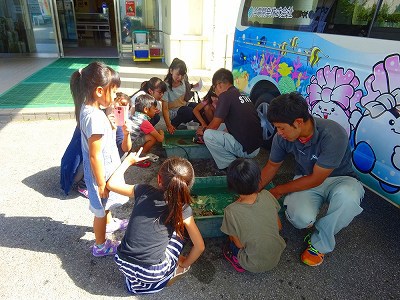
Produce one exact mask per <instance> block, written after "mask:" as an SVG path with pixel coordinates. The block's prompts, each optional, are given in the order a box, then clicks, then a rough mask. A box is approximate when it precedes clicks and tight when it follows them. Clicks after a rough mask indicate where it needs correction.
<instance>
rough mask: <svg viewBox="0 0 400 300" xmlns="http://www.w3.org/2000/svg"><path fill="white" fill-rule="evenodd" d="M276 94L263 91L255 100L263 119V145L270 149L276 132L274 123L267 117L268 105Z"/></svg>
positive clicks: (257, 109)
mask: <svg viewBox="0 0 400 300" xmlns="http://www.w3.org/2000/svg"><path fill="white" fill-rule="evenodd" d="M274 98H275V96H274V95H273V94H271V93H263V94H262V95H261V96H259V97H258V98H257V100H256V102H255V108H256V111H257V114H258V117H259V118H260V121H261V127H262V133H263V140H264V142H263V145H262V146H263V147H264V148H266V149H268V150H270V149H271V145H272V139H273V137H274V135H275V133H276V129H275V127H274V125H272V124H271V123H270V122H269V121H268V119H267V110H268V106H269V104H270V103H271V101H272V99H274Z"/></svg>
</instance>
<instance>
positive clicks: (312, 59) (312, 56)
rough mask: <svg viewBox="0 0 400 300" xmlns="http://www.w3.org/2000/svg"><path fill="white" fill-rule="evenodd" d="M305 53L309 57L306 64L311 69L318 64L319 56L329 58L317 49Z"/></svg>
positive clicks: (313, 48)
mask: <svg viewBox="0 0 400 300" xmlns="http://www.w3.org/2000/svg"><path fill="white" fill-rule="evenodd" d="M305 52H306V54H307V55H308V56H309V58H308V63H309V64H310V66H311V67H314V66H315V65H316V64H318V62H319V61H320V59H321V57H320V56H321V54H322V55H324V56H325V57H329V56H328V55H325V54H324V53H323V52H322V51H321V49H320V48H319V47H312V48H311V50H309V51H308V50H305Z"/></svg>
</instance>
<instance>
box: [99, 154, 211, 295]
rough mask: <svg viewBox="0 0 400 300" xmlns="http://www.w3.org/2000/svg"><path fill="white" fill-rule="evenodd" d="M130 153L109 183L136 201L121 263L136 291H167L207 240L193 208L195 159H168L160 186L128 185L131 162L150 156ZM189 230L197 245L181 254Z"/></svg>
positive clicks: (120, 251)
mask: <svg viewBox="0 0 400 300" xmlns="http://www.w3.org/2000/svg"><path fill="white" fill-rule="evenodd" d="M141 151H142V149H140V150H139V151H138V152H137V153H135V152H133V153H130V154H129V155H128V156H127V157H126V159H125V160H124V161H123V162H122V164H121V166H120V167H119V168H118V169H117V170H116V171H115V173H114V174H113V175H112V176H111V178H110V179H109V181H108V182H107V188H108V189H109V190H110V191H114V192H117V193H120V194H122V195H125V196H129V197H131V198H133V199H134V207H133V210H132V214H131V217H130V219H129V224H128V227H127V229H126V232H125V235H124V238H123V239H122V241H121V244H120V246H119V247H118V249H117V254H116V255H115V262H116V263H117V265H118V267H119V270H120V271H121V272H122V274H124V276H125V283H126V287H127V289H128V291H129V292H131V293H133V294H148V293H155V292H158V291H160V290H162V289H163V288H164V287H165V286H166V285H167V284H171V283H172V282H173V281H174V280H175V279H176V278H178V277H179V276H180V275H182V274H184V273H185V272H187V271H188V270H189V268H190V266H191V265H192V264H193V263H194V262H195V261H196V260H197V259H198V258H199V256H200V255H201V253H202V252H203V251H204V241H203V238H202V236H201V234H200V231H199V229H198V227H197V225H196V223H195V221H194V218H193V215H192V209H191V207H190V202H191V197H190V189H191V187H192V186H193V183H194V170H193V167H192V165H191V163H190V162H189V161H188V160H186V159H184V158H181V157H172V158H169V159H167V160H166V161H164V163H163V164H162V165H161V167H160V170H159V172H158V175H157V182H158V187H157V188H155V187H153V186H151V185H148V184H135V185H130V184H126V183H125V180H124V173H125V171H126V170H127V169H128V167H129V166H131V165H133V164H135V163H136V162H139V161H142V160H144V159H146V157H139V156H140V153H141ZM185 229H186V231H187V233H188V235H189V238H190V239H191V240H192V243H193V247H192V248H191V250H190V252H189V253H188V255H187V256H186V257H184V256H182V255H180V254H181V251H182V248H183V245H184V232H185Z"/></svg>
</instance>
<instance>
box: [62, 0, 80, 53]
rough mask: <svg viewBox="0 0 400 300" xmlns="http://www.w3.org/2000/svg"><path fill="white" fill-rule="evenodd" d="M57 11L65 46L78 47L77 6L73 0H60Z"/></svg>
mask: <svg viewBox="0 0 400 300" xmlns="http://www.w3.org/2000/svg"><path fill="white" fill-rule="evenodd" d="M57 13H58V20H59V23H60V32H61V38H62V42H63V46H64V47H77V46H78V35H77V33H76V19H75V8H74V2H73V1H72V0H58V1H57Z"/></svg>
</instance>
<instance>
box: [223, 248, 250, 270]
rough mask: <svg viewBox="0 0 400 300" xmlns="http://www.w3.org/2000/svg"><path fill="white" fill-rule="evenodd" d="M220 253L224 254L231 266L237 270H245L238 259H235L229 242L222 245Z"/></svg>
mask: <svg viewBox="0 0 400 300" xmlns="http://www.w3.org/2000/svg"><path fill="white" fill-rule="evenodd" d="M222 253H223V254H224V256H225V258H226V259H227V260H228V261H229V262H230V263H231V265H232V267H234V268H235V270H236V271H237V272H239V273H243V272H244V271H246V270H245V269H243V268H242V266H241V265H240V264H239V260H238V259H237V257H236V256H235V255H233V253H232V250H231V249H230V247H229V243H226V244H225V245H224V248H223V249H222Z"/></svg>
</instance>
